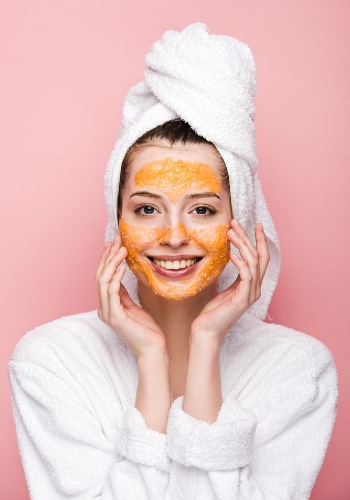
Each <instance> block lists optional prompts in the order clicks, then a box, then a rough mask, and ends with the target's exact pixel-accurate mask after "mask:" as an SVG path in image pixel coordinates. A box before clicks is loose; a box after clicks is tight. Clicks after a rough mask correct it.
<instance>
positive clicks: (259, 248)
mask: <svg viewBox="0 0 350 500" xmlns="http://www.w3.org/2000/svg"><path fill="white" fill-rule="evenodd" d="M231 227H232V228H233V230H232V229H231V230H230V231H228V239H229V240H230V241H231V242H232V243H233V244H234V245H235V246H236V247H237V248H238V249H239V252H240V254H241V256H242V258H240V257H238V256H236V255H235V254H233V253H232V254H231V256H230V257H231V261H232V262H233V264H234V265H235V266H236V267H237V268H238V271H239V275H238V276H237V279H236V281H235V282H234V283H233V284H232V285H231V286H230V287H229V288H227V289H226V290H224V291H223V292H221V293H220V294H218V295H217V296H216V297H215V298H214V299H212V300H211V301H210V302H208V303H207V304H206V305H205V307H204V308H203V309H202V310H201V312H200V313H199V315H198V316H197V318H196V319H195V320H194V322H193V323H192V325H191V335H192V336H193V335H196V336H198V335H200V336H204V337H205V338H207V339H213V340H215V341H218V342H219V343H221V341H222V340H223V339H224V337H225V336H226V334H227V333H228V331H229V330H230V328H231V327H232V326H233V325H234V324H235V323H236V321H237V320H238V319H239V318H240V317H241V316H242V315H243V314H244V313H245V312H246V311H247V309H249V307H250V306H251V305H252V304H253V303H254V302H256V301H257V300H258V299H259V298H260V296H261V283H262V280H263V278H264V275H265V272H266V268H267V265H268V262H269V260H270V255H269V251H268V246H267V240H266V236H265V233H264V230H263V229H259V227H258V224H257V225H256V226H255V237H256V248H255V246H254V244H253V243H252V241H251V239H250V238H249V236H248V234H247V232H246V231H245V230H244V229H243V227H242V226H241V225H240V224H239V223H238V221H237V219H233V220H232V221H231Z"/></svg>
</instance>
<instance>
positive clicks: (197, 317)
mask: <svg viewBox="0 0 350 500" xmlns="http://www.w3.org/2000/svg"><path fill="white" fill-rule="evenodd" d="M167 158H171V160H172V162H178V161H183V162H185V163H188V164H190V163H203V164H206V165H208V166H209V167H210V168H211V169H212V171H213V172H214V175H216V177H217V178H218V179H220V158H219V156H218V153H217V151H215V150H214V149H213V148H212V147H210V146H209V145H207V144H186V145H184V144H182V143H177V144H174V145H172V146H171V145H170V144H169V143H168V142H167V141H165V140H162V141H157V142H156V143H154V144H152V145H150V146H147V147H146V148H144V149H142V150H141V151H139V152H138V154H137V155H136V157H135V158H134V160H133V164H132V166H131V172H130V176H129V181H128V182H127V184H126V188H125V191H124V193H123V197H122V212H121V217H122V219H123V223H125V224H126V225H128V228H129V229H130V228H131V227H136V226H139V227H140V226H141V227H142V228H143V229H144V231H145V232H147V231H149V230H150V229H152V230H154V229H155V230H157V229H158V230H159V229H162V230H164V228H168V229H167V230H166V231H165V236H164V237H163V238H160V239H157V238H156V239H155V240H154V239H151V240H149V241H148V243H147V241H146V242H145V241H144V242H143V243H142V245H141V246H140V248H139V249H138V256H139V257H138V258H139V260H142V259H143V258H145V259H146V255H147V253H150V252H152V253H151V255H164V254H165V255H173V256H176V255H180V254H186V255H187V254H191V253H193V254H194V255H197V254H198V251H199V245H198V241H197V242H196V241H195V238H193V233H191V231H200V230H208V229H210V228H215V227H216V228H217V227H220V226H221V225H226V227H227V229H228V231H227V233H226V237H227V242H229V241H230V242H232V243H233V244H234V245H235V246H236V247H237V248H238V250H239V252H240V255H241V257H236V256H235V254H231V255H230V263H229V264H228V265H235V266H236V267H237V268H238V271H239V275H238V277H237V279H236V280H235V282H234V283H232V284H231V286H230V287H229V288H228V289H227V290H225V291H223V292H221V293H220V294H217V293H216V287H217V278H218V276H215V275H212V276H209V277H208V279H207V281H206V283H205V285H204V286H203V287H201V286H199V287H198V288H196V287H197V285H196V279H197V278H198V275H197V273H196V272H195V271H194V272H193V273H192V274H193V276H190V275H189V276H187V278H188V279H189V281H190V286H192V290H193V289H195V293H194V294H189V295H187V296H185V297H184V298H182V299H180V300H179V299H177V300H174V299H172V298H169V297H166V296H164V294H163V296H162V295H161V294H160V293H158V292H159V290H158V291H157V290H156V289H155V287H154V286H153V285H152V283H151V284H150V281H149V276H147V272H146V273H145V272H142V270H137V269H136V270H135V274H136V276H137V279H138V290H139V296H140V301H141V304H142V307H139V306H137V305H136V304H134V303H133V301H132V300H131V298H130V297H129V295H128V293H127V291H126V289H125V287H124V286H123V285H122V284H121V279H122V277H123V275H124V273H125V266H124V265H123V264H122V261H123V260H124V259H125V258H127V256H128V255H129V253H128V250H127V248H126V247H125V246H123V245H122V239H121V237H119V236H117V237H116V238H115V239H114V241H113V242H108V243H107V245H106V247H105V249H104V251H103V253H102V255H101V259H100V262H99V265H98V268H97V271H96V274H95V278H96V285H97V290H98V295H99V307H98V316H99V318H100V319H101V320H102V321H103V322H105V323H106V324H108V325H109V326H110V327H111V328H112V329H113V330H114V331H115V332H116V334H118V335H120V336H121V337H122V338H123V339H124V340H125V341H126V342H127V344H128V345H129V347H130V349H131V350H132V351H133V353H134V355H135V358H136V361H137V367H138V371H139V385H138V390H137V394H136V401H135V406H136V408H138V410H139V411H140V412H141V413H142V415H143V416H144V418H145V421H146V423H147V425H148V426H149V427H150V428H152V429H154V430H157V431H159V432H165V430H166V425H167V417H168V412H169V409H170V405H171V401H172V399H174V398H175V397H178V396H179V395H184V401H183V409H184V411H185V412H187V413H188V414H190V415H192V416H193V417H195V418H197V419H201V420H206V421H208V422H215V420H216V418H217V414H218V412H219V410H220V408H221V405H222V393H221V380H220V364H219V353H220V346H221V344H222V341H223V339H224V338H225V336H226V335H227V333H228V331H229V330H230V329H231V327H232V326H233V325H234V324H235V323H236V321H237V320H238V319H239V318H240V317H241V316H242V314H244V312H246V311H247V309H249V307H250V306H251V305H252V304H253V303H254V302H255V301H257V300H258V299H259V297H260V295H261V284H262V280H263V278H264V275H265V272H266V268H267V265H268V262H269V258H270V257H269V252H268V247H267V241H266V237H265V234H264V231H263V229H260V228H259V225H258V224H257V225H256V227H255V237H256V246H255V245H254V244H253V242H252V241H251V240H250V238H249V236H248V235H247V233H246V231H245V230H244V228H243V227H241V226H240V224H239V222H238V221H237V220H236V219H232V213H231V205H230V200H229V195H228V193H227V192H226V191H225V189H224V187H223V185H222V183H221V180H220V187H219V189H218V191H217V194H218V195H219V198H217V197H209V198H200V199H199V198H198V199H192V200H191V201H190V202H189V200H188V199H186V194H200V193H201V192H202V193H203V192H207V191H208V188H210V186H209V184H210V183H209V184H208V182H207V185H205V182H204V185H202V186H198V185H191V186H190V187H188V186H187V188H186V190H185V191H183V192H181V190H180V191H179V190H177V191H176V192H175V190H174V189H171V185H170V187H169V186H168V187H167V188H165V187H164V186H165V184H164V182H162V183H158V185H155V184H154V183H153V184H152V182H150V181H149V182H148V186H145V185H144V186H142V187H141V189H142V190H143V191H146V188H147V191H148V192H149V193H151V195H157V196H161V198H154V197H153V196H150V195H148V197H146V196H144V195H142V196H139V195H138V196H132V197H130V196H131V195H132V194H133V193H135V192H136V191H140V186H139V185H137V179H138V178H139V179H140V176H139V177H137V174H138V172H141V173H142V169H143V168H144V166H145V165H147V164H150V163H151V164H153V165H155V163H154V162H159V161H164V160H165V159H167ZM148 173H149V172H148ZM141 177H142V175H141ZM143 178H144V179H147V175H146V176H144V177H143ZM148 178H150V177H148ZM156 184H157V183H156ZM170 184H171V183H170ZM212 187H213V186H212V185H211V188H212ZM141 198H142V199H141ZM142 204H146V205H149V206H154V207H155V209H156V211H155V212H153V210H151V211H150V210H149V209H147V210H146V209H143V213H145V215H143V216H140V215H137V214H136V213H135V207H136V206H140V205H142ZM204 206H210V207H212V208H214V209H215V214H212V215H210V216H208V217H204V215H203V214H204V213H205V210H204V211H203V210H201V209H199V210H197V209H196V207H204ZM150 212H152V213H150ZM140 218H141V220H140ZM123 223H122V224H123ZM151 232H152V231H151ZM128 234H129V233H128V231H126V232H124V239H125V243H126V245H128V244H129V243H130V241H131V240H132V238H131V239H128V238H126V236H127V235H128ZM146 240H147V238H146ZM134 242H135V241H134ZM147 244H149V246H147ZM200 248H201V251H202V253H203V259H202V261H203V262H202V261H201V262H200V264H201V265H204V264H205V263H206V262H205V261H207V262H208V261H210V256H209V251H208V248H209V247H208V248H204V247H203V246H202V247H200ZM195 252H197V254H196V253H195ZM134 257H135V258H136V257H137V256H136V255H135V256H134ZM144 262H145V263H147V260H145V261H144ZM198 271H199V268H198ZM199 274H200V273H199ZM161 278H162V279H163V278H164V277H161ZM157 279H158V277H157ZM159 279H160V278H159ZM171 280H172V278H167V279H165V281H168V282H169V283H170V285H171V286H174V285H175V286H178V287H179V288H181V283H174V280H173V281H171ZM178 281H179V282H181V280H178ZM151 285H152V286H151ZM185 288H186V286H185Z"/></svg>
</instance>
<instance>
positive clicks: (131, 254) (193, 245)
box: [119, 158, 230, 300]
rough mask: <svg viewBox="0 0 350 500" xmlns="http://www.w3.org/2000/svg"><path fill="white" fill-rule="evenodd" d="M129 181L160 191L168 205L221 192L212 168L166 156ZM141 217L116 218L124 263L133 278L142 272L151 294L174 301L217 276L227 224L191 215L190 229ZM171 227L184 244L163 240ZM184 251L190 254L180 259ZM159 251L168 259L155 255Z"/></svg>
mask: <svg viewBox="0 0 350 500" xmlns="http://www.w3.org/2000/svg"><path fill="white" fill-rule="evenodd" d="M135 184H136V186H137V187H139V188H143V189H147V190H155V191H157V192H161V193H162V194H164V195H166V197H167V198H168V199H169V200H170V201H171V202H172V203H176V202H177V201H178V200H179V198H180V197H182V196H183V195H185V194H191V192H192V191H194V192H196V193H198V192H203V191H204V192H206V193H220V192H221V182H220V178H219V177H218V176H217V174H216V173H215V171H214V170H213V168H212V167H210V166H209V165H207V164H205V163H198V162H183V161H182V160H177V161H174V160H172V159H171V158H166V159H164V160H160V161H154V162H150V163H147V164H145V165H144V166H142V167H141V169H140V170H139V171H138V172H137V174H136V175H135ZM145 205H147V203H145ZM198 205H199V206H200V202H198ZM142 219H143V220H147V224H145V225H141V223H140V225H134V224H131V223H130V222H127V221H126V220H124V218H123V217H121V219H120V221H119V230H120V235H121V237H122V240H123V245H124V246H125V247H126V249H127V250H128V255H127V257H126V261H127V263H128V265H129V267H130V269H131V270H132V271H133V273H135V274H136V276H137V275H138V274H141V275H142V276H144V277H145V278H146V280H147V282H148V284H149V286H150V287H151V288H152V290H153V291H154V293H156V294H158V295H160V296H162V297H164V298H167V299H172V300H180V299H185V298H187V297H190V296H192V295H195V294H197V293H198V292H200V291H201V290H203V289H204V288H206V286H207V285H208V284H209V283H210V282H213V281H214V280H215V279H216V278H217V277H218V276H219V275H220V274H221V272H222V271H223V270H224V268H225V266H226V264H227V263H228V262H229V260H230V243H229V241H228V239H227V231H228V229H229V224H215V225H209V224H208V220H207V219H206V217H203V224H201V223H198V220H200V216H197V221H196V227H186V226H185V225H184V224H183V223H181V222H178V223H177V224H176V226H174V227H172V226H163V227H156V226H155V225H152V226H151V227H150V219H149V218H148V217H147V216H142ZM204 219H205V220H206V222H205V223H204ZM158 220H159V219H158ZM174 231H175V232H176V234H177V235H180V236H181V239H182V241H183V242H184V244H183V245H181V247H180V249H176V250H174V249H173V248H171V246H169V244H166V242H167V241H168V240H169V237H171V235H172V233H173V232H174ZM189 254H190V255H191V256H193V257H195V258H191V259H185V256H186V255H189ZM161 255H171V257H172V258H171V260H168V259H167V260H165V258H164V259H162V258H157V256H161ZM177 257H178V258H177Z"/></svg>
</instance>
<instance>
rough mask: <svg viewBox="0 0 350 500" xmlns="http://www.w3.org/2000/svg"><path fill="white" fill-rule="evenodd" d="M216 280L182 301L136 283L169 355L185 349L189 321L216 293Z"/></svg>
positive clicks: (146, 309) (142, 300)
mask: <svg viewBox="0 0 350 500" xmlns="http://www.w3.org/2000/svg"><path fill="white" fill-rule="evenodd" d="M216 287H217V282H214V283H213V284H211V285H210V286H209V287H207V288H205V289H204V290H202V291H201V292H199V293H197V294H196V295H193V296H192V297H188V298H187V299H183V300H169V299H165V298H164V297H161V296H159V295H156V294H155V293H154V292H153V291H152V290H151V289H150V288H149V287H146V286H145V285H143V284H142V283H140V282H139V283H138V292H139V297H140V302H141V304H142V308H143V309H144V310H145V311H147V312H148V313H149V314H150V315H151V316H152V317H153V319H154V320H155V321H156V322H157V323H158V325H159V326H160V328H161V329H162V332H163V333H164V336H165V339H166V344H167V348H168V353H169V356H170V357H171V356H173V357H174V356H179V354H180V352H181V351H182V352H183V351H184V350H185V348H186V349H187V344H188V340H189V335H190V331H191V324H192V322H193V321H194V320H195V318H196V317H197V316H198V314H199V313H200V311H201V310H202V309H203V307H204V306H205V304H207V302H209V301H210V300H211V299H212V298H214V297H215V295H216Z"/></svg>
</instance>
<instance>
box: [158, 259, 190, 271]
mask: <svg viewBox="0 0 350 500" xmlns="http://www.w3.org/2000/svg"><path fill="white" fill-rule="evenodd" d="M154 262H155V263H156V264H157V266H161V267H164V268H165V269H175V270H177V269H185V268H186V267H189V266H193V264H195V262H196V259H190V260H181V261H180V260H157V259H154Z"/></svg>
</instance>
